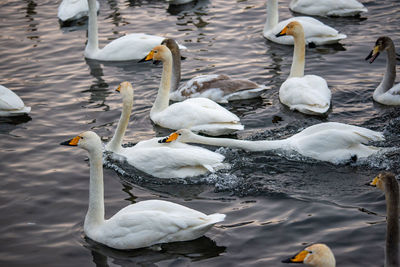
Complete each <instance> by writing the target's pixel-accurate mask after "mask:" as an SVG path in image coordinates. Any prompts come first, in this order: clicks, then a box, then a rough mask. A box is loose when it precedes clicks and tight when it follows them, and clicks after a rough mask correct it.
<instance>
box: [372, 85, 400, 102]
mask: <svg viewBox="0 0 400 267" xmlns="http://www.w3.org/2000/svg"><path fill="white" fill-rule="evenodd" d="M374 99H375V101H377V102H379V103H382V104H384V105H400V83H399V84H396V85H395V86H393V87H392V88H390V89H389V90H388V91H386V92H385V93H383V94H381V95H377V96H375V95H374Z"/></svg>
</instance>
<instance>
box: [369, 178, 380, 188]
mask: <svg viewBox="0 0 400 267" xmlns="http://www.w3.org/2000/svg"><path fill="white" fill-rule="evenodd" d="M378 181H379V177H378V176H376V177H375V178H374V180H372V182H370V183H369V185H371V186H375V187H376V185H377V184H378Z"/></svg>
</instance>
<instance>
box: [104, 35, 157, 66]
mask: <svg viewBox="0 0 400 267" xmlns="http://www.w3.org/2000/svg"><path fill="white" fill-rule="evenodd" d="M163 40H164V38H163V37H160V36H155V35H148V34H144V33H132V34H128V35H125V36H122V37H120V38H118V39H116V40H114V41H112V42H110V43H108V44H107V45H106V46H105V47H104V48H103V49H101V50H100V52H99V56H98V59H99V60H115V61H118V60H129V59H142V58H143V57H145V56H146V55H147V54H148V53H149V52H150V50H151V49H152V48H153V47H155V46H156V45H159V44H160V43H161V42H162V41H163Z"/></svg>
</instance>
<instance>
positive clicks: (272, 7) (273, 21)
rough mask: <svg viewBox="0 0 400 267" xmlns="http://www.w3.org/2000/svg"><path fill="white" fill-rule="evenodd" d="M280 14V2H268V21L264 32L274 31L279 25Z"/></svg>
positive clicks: (275, 0) (274, 0)
mask: <svg viewBox="0 0 400 267" xmlns="http://www.w3.org/2000/svg"><path fill="white" fill-rule="evenodd" d="M278 22H279V13H278V0H268V1H267V21H266V22H265V25H264V32H266V31H269V30H272V28H273V27H275V26H276V25H278Z"/></svg>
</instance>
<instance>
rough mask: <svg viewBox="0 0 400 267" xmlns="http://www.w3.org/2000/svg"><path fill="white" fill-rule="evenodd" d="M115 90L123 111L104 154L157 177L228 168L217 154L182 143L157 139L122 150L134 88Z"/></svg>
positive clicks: (186, 174) (187, 174) (129, 84)
mask: <svg viewBox="0 0 400 267" xmlns="http://www.w3.org/2000/svg"><path fill="white" fill-rule="evenodd" d="M116 91H117V92H120V94H121V96H122V102H123V103H122V112H121V117H120V119H119V122H118V125H117V129H116V130H115V133H114V136H113V137H112V139H111V141H110V142H109V143H108V144H107V145H106V147H105V149H106V151H111V152H113V153H115V154H118V155H120V156H122V157H123V158H124V159H125V160H126V162H127V163H128V164H129V165H131V166H133V167H135V168H136V169H138V170H140V171H142V172H145V173H147V174H150V175H152V176H154V177H157V178H185V177H193V176H198V175H203V174H207V173H209V172H215V171H218V170H220V169H226V168H229V167H230V165H229V164H227V163H224V162H223V161H224V159H225V157H224V156H223V155H221V154H219V153H216V152H212V151H210V150H208V149H205V148H202V147H197V146H192V145H188V144H183V143H173V144H165V143H164V144H163V143H159V142H158V141H159V140H160V138H152V139H149V140H144V141H140V142H138V143H137V144H136V145H135V146H132V147H122V146H121V144H122V140H123V137H124V136H125V132H126V129H127V127H128V123H129V118H130V115H131V112H132V107H133V87H132V84H131V83H129V82H122V83H121V84H120V85H119V86H118V88H117V90H116ZM118 158H120V157H118Z"/></svg>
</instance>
